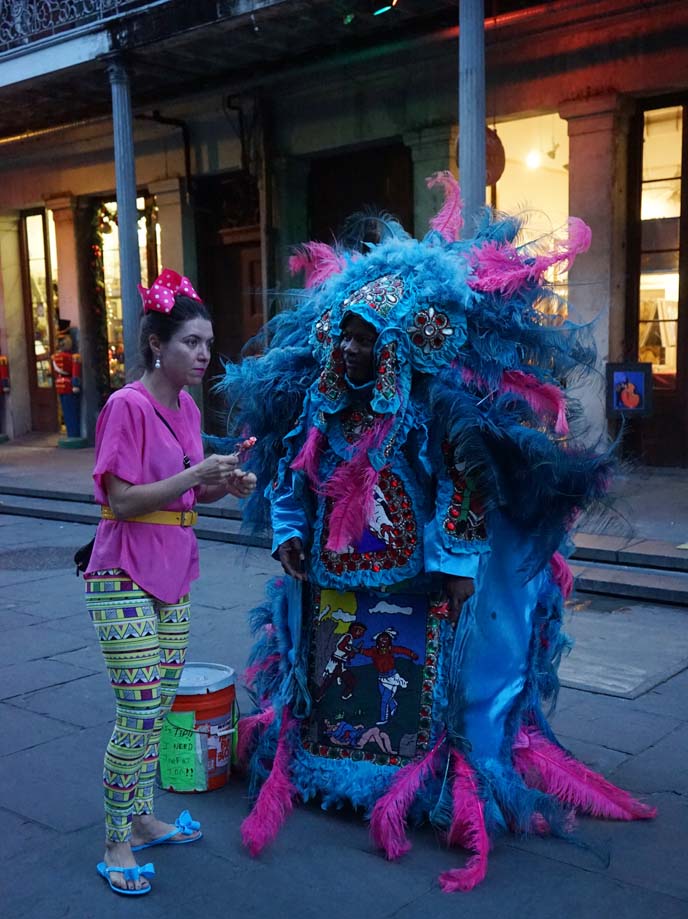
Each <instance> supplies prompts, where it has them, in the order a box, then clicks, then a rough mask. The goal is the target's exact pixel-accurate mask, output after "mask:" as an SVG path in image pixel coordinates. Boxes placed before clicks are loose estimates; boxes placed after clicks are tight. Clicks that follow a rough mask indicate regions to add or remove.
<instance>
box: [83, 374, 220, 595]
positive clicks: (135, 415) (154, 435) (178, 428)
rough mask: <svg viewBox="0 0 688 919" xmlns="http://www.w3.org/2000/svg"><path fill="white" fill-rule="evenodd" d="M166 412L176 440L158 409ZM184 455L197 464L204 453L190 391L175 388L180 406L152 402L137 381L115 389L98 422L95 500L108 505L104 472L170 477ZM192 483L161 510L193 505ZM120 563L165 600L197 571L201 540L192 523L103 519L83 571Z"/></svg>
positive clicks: (143, 480)
mask: <svg viewBox="0 0 688 919" xmlns="http://www.w3.org/2000/svg"><path fill="white" fill-rule="evenodd" d="M156 409H157V411H158V412H160V414H161V415H162V416H163V418H165V420H166V421H167V422H168V424H169V425H170V426H171V428H172V430H173V431H174V433H175V434H176V435H177V437H178V438H179V442H177V441H176V440H175V439H174V437H173V436H172V434H171V433H170V432H169V430H168V429H167V427H165V425H164V424H163V422H162V421H161V420H160V418H158V416H157V415H156V414H155V410H156ZM184 453H186V454H187V456H188V457H189V459H190V460H191V465H192V466H195V465H196V463H200V462H201V460H202V459H203V445H202V443H201V416H200V412H199V410H198V407H197V406H196V403H195V402H194V401H193V399H192V398H191V396H190V395H189V394H188V393H186V392H184V391H182V392H180V394H179V408H178V409H170V408H166V407H165V406H164V405H161V404H160V403H159V402H157V401H156V400H155V399H154V398H153V396H152V395H151V394H150V393H149V392H148V390H147V389H146V388H145V386H143V384H142V383H140V382H136V383H130V384H129V385H128V386H125V387H124V388H123V389H120V390H118V391H117V392H115V393H113V394H112V395H111V396H110V398H109V399H108V401H107V403H106V405H105V408H104V409H103V410H102V412H101V413H100V416H99V418H98V423H97V425H96V463H95V468H94V470H93V479H94V482H95V498H96V501H97V502H98V503H99V504H107V503H108V497H107V492H106V490H105V480H104V476H105V474H106V473H108V472H109V473H112V474H113V475H116V476H117V477H118V478H119V479H123V480H124V481H125V482H130V483H131V484H132V485H144V484H149V483H151V482H159V481H160V480H161V479H167V478H169V477H170V476H172V475H175V473H177V472H181V471H182V469H183V468H184ZM195 500H196V493H195V490H194V489H189V491H185V492H184V494H183V495H181V496H180V497H179V498H177V500H176V501H173V502H171V503H170V504H168V505H166V507H165V508H160V510H170V511H182V510H184V511H186V510H191V509H192V508H193V506H194V503H195ZM107 568H121V569H123V570H124V571H126V572H127V574H128V575H129V576H130V577H131V578H132V580H134V581H135V582H136V583H137V584H138V585H139V587H141V588H142V589H143V590H145V591H146V592H147V593H149V594H152V596H154V597H156V598H157V599H158V600H162V601H163V602H164V603H176V601H177V600H178V599H179V598H180V597H182V596H184V594H187V593H188V592H189V586H190V584H191V581H193V580H195V579H196V578H197V577H198V573H199V571H198V546H197V544H196V535H195V534H194V532H193V528H192V527H181V526H169V525H167V524H156V523H128V522H126V521H124V520H101V521H100V523H99V524H98V530H97V532H96V541H95V545H94V547H93V553H92V555H91V560H90V562H89V566H88V571H87V572H86V576H88V574H92V573H93V572H94V571H98V570H102V569H107Z"/></svg>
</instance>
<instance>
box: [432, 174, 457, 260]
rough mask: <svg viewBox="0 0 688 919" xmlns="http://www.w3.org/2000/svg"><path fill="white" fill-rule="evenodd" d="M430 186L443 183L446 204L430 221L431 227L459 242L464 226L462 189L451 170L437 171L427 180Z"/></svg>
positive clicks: (450, 239) (445, 236)
mask: <svg viewBox="0 0 688 919" xmlns="http://www.w3.org/2000/svg"><path fill="white" fill-rule="evenodd" d="M425 184H426V185H427V186H428V188H434V187H435V185H441V186H442V190H443V191H444V204H443V206H442V208H441V210H440V211H439V212H438V213H437V214H435V216H434V217H433V218H432V220H431V221H430V227H431V229H433V230H435V231H436V232H437V233H439V234H440V235H441V236H442V237H443V239H446V240H447V242H450V243H454V242H457V241H458V239H459V237H460V235H461V230H462V228H463V217H462V215H461V211H462V208H463V202H462V201H461V190H460V189H459V183H458V182H457V181H456V179H455V178H454V176H453V175H452V174H451V172H448V171H445V172H436V173H435V174H434V175H431V176H430V177H429V178H427V179H426V180H425Z"/></svg>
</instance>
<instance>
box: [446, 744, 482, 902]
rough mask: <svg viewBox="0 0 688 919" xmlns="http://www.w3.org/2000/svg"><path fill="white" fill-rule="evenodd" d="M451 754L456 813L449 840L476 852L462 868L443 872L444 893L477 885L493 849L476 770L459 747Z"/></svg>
mask: <svg viewBox="0 0 688 919" xmlns="http://www.w3.org/2000/svg"><path fill="white" fill-rule="evenodd" d="M451 755H452V762H453V765H454V786H453V813H452V822H451V826H450V828H449V833H448V834H447V842H448V843H449V845H452V846H462V847H463V848H465V849H471V850H472V851H473V853H474V854H473V855H472V856H471V857H470V858H469V859H468V861H467V862H466V864H465V866H464V867H463V868H453V869H451V870H450V871H445V872H444V873H443V874H441V875H440V878H439V881H440V887H441V888H442V890H443V891H444V892H445V893H455V892H456V891H459V890H461V891H468V890H472V889H473V888H474V887H475V886H477V885H478V884H479V883H480V882H481V881H482V880H483V879H484V877H485V875H486V874H487V856H488V853H489V851H490V840H489V837H488V835H487V829H486V827H485V810H484V806H483V801H482V798H481V797H480V792H479V791H478V784H477V782H476V779H475V774H474V772H473V770H472V769H471V767H470V766H469V765H468V763H467V761H466V760H465V759H464V757H463V756H462V755H461V753H459V752H458V750H452V753H451Z"/></svg>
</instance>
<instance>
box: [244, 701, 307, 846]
mask: <svg viewBox="0 0 688 919" xmlns="http://www.w3.org/2000/svg"><path fill="white" fill-rule="evenodd" d="M294 723H295V722H294V720H293V719H291V718H289V717H288V716H287V714H286V712H285V715H284V717H283V720H282V726H281V728H280V734H279V740H278V741H277V750H276V752H275V759H274V761H273V763H272V769H271V771H270V775H269V776H268V777H267V779H266V780H265V781H264V782H263V786H262V788H261V789H260V792H259V793H258V798H257V799H256V803H255V804H254V806H253V810H252V811H251V813H250V814H249V815H248V817H247V818H246V819H245V820H244V822H243V823H242V824H241V838H242V841H243V843H244V845H245V846H246V848H247V849H248V851H249V852H250V853H251V855H252V856H256V855H258V854H259V853H260V852H262V851H263V849H264V848H265V846H266V845H267V844H268V843H270V842H272V841H273V840H274V839H275V837H276V836H277V834H278V832H279V830H280V827H281V826H282V824H283V823H284V821H285V820H286V819H287V817H288V816H289V814H290V813H291V811H292V809H293V807H294V804H293V801H292V798H293V797H294V796H295V795H296V789H295V788H294V786H293V785H292V783H291V779H290V778H289V744H288V743H287V733H288V731H289V729H290V728H291V727H292V725H293V724H294Z"/></svg>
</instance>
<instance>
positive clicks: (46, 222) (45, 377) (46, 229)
mask: <svg viewBox="0 0 688 919" xmlns="http://www.w3.org/2000/svg"><path fill="white" fill-rule="evenodd" d="M51 218H52V214H50V215H49V217H48V216H46V213H45V212H43V211H41V212H40V213H37V214H27V215H26V216H25V217H24V232H25V237H24V238H25V258H26V265H25V271H26V275H25V276H26V277H27V279H28V295H29V300H30V310H31V325H32V328H31V342H32V344H31V350H32V352H33V357H34V359H35V362H36V385H37V387H38V388H39V389H52V387H53V374H52V368H51V364H50V355H51V353H52V350H53V343H54V342H55V340H56V338H57V329H55V328H54V322H55V318H54V317H55V316H56V309H55V308H56V305H57V279H56V278H53V272H52V270H51V269H52V264H51V261H52V263H53V264H54V263H55V262H56V261H57V260H56V259H55V258H54V256H53V260H51V258H50V255H51V251H52V252H53V253H54V247H55V242H54V226H53V224H52V219H51ZM51 230H52V238H51V233H50V231H51Z"/></svg>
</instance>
